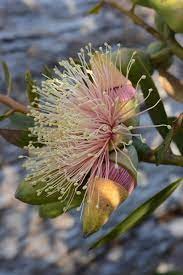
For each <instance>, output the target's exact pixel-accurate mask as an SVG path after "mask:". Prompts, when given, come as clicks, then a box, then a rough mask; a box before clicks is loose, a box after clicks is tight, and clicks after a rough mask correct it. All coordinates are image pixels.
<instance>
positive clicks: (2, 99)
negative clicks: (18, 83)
mask: <svg viewBox="0 0 183 275" xmlns="http://www.w3.org/2000/svg"><path fill="white" fill-rule="evenodd" d="M0 103H2V104H5V105H7V106H9V107H11V109H12V110H13V111H14V112H20V113H23V114H26V113H28V108H27V107H26V106H24V105H23V104H22V103H20V102H17V101H16V100H14V99H12V98H11V97H9V96H7V95H0Z"/></svg>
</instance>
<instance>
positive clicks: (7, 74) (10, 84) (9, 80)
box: [1, 61, 13, 95]
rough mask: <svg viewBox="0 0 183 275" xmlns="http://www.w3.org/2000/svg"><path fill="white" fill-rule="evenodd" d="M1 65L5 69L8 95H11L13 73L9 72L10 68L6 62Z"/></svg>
mask: <svg viewBox="0 0 183 275" xmlns="http://www.w3.org/2000/svg"><path fill="white" fill-rule="evenodd" d="M1 63H2V67H3V72H4V79H5V82H6V87H7V93H8V95H9V94H10V93H11V91H12V86H13V82H12V76H11V73H10V71H9V68H8V65H7V64H6V62H4V61H2V62H1Z"/></svg>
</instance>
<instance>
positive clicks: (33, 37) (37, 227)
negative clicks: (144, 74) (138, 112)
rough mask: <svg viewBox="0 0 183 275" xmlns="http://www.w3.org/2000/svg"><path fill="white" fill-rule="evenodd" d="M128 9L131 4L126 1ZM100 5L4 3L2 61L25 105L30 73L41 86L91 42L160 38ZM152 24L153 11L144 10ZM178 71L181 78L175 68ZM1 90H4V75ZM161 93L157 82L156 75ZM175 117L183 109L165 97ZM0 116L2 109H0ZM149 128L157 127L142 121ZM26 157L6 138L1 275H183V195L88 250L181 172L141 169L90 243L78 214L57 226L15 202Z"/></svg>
mask: <svg viewBox="0 0 183 275" xmlns="http://www.w3.org/2000/svg"><path fill="white" fill-rule="evenodd" d="M123 2H124V1H123ZM96 3H97V1H95V0H85V1H84V0H83V1H82V0H55V1H52V0H0V60H3V61H6V62H7V64H8V66H9V69H10V71H11V73H12V75H13V80H14V85H13V93H12V97H14V98H17V99H18V100H19V101H22V102H26V97H25V92H24V90H25V81H24V74H25V71H26V70H27V69H29V70H31V72H32V74H33V76H34V77H35V78H36V79H37V80H38V81H40V80H41V78H42V76H41V71H42V70H43V66H44V65H48V66H51V67H53V66H54V65H55V64H57V62H58V61H59V60H61V59H63V58H68V57H70V56H76V54H77V51H78V50H79V49H80V48H81V47H82V46H84V45H85V44H87V43H88V42H91V43H92V44H93V46H99V45H101V44H103V43H104V42H108V43H110V44H111V45H113V44H116V43H119V42H120V43H121V44H122V45H123V46H130V47H140V48H146V46H147V45H148V43H149V42H150V41H153V38H152V37H151V36H150V35H148V34H147V33H145V32H144V31H143V30H142V29H140V28H139V27H136V26H134V25H133V24H132V23H131V21H130V20H129V19H128V18H126V17H124V16H123V17H122V16H121V14H120V13H119V12H117V11H114V10H111V9H109V8H105V9H103V10H102V11H101V12H100V13H99V14H97V15H88V14H87V11H88V10H89V9H90V8H91V7H92V6H93V5H94V4H96ZM139 12H140V15H141V16H143V17H144V19H145V20H147V21H148V22H149V23H150V24H151V23H152V15H153V12H152V11H150V10H148V9H145V8H141V9H140V11H139ZM171 70H172V71H173V72H174V73H175V74H177V75H180V73H181V71H182V70H183V66H182V65H181V64H180V62H178V60H176V61H175V63H174V65H173V66H172V67H171ZM0 75H1V78H0V89H1V92H2V93H5V86H4V82H3V79H2V73H1V71H0ZM154 78H155V80H156V84H157V86H158V85H159V83H158V77H157V75H154ZM161 96H162V98H163V100H164V102H165V107H166V110H167V112H168V114H169V115H177V114H178V113H179V112H180V111H181V109H182V106H181V104H178V103H177V102H175V101H173V100H170V98H168V97H167V95H166V94H165V93H164V92H163V91H161ZM0 108H1V110H3V107H2V106H0ZM142 122H143V123H148V122H150V119H149V116H148V115H143V117H142ZM144 134H145V136H146V138H147V141H148V144H150V145H151V146H152V147H154V146H157V144H159V143H160V141H161V139H160V136H159V135H158V134H157V132H156V131H155V130H153V131H148V132H147V133H146V132H145V133H144ZM20 154H22V150H20V149H18V148H17V147H15V146H13V145H10V144H8V143H7V142H6V141H4V140H3V139H2V138H1V137H0V275H9V274H11V275H12V274H13V275H14V274H16V275H32V274H39V275H40V274H43V275H57V274H87V275H90V274H91V275H92V274H95V273H97V274H99V275H116V274H120V275H150V274H154V275H155V274H166V273H167V272H170V271H176V272H175V273H168V274H183V261H182V258H183V216H182V214H183V200H182V196H183V190H181V189H179V190H177V191H176V192H175V193H174V194H173V195H172V196H171V198H169V199H168V200H167V201H166V202H165V203H164V204H163V205H162V206H161V207H160V208H159V209H158V210H157V211H156V212H155V214H154V215H153V216H151V217H150V218H148V220H146V221H145V222H144V223H143V224H142V225H140V226H138V227H137V228H135V229H133V230H131V231H130V232H129V233H127V234H126V235H125V236H123V237H121V238H120V239H119V240H117V241H115V242H112V243H111V244H110V245H108V246H107V247H103V248H100V249H98V250H94V251H88V246H89V244H90V243H91V242H92V241H93V240H95V238H97V237H99V236H100V235H101V234H103V233H104V232H106V231H107V230H108V229H109V228H111V226H112V225H114V224H116V223H117V222H119V221H121V219H122V217H125V216H126V215H127V214H128V213H130V211H131V210H132V209H134V208H135V207H136V206H138V205H139V204H140V203H142V202H143V201H145V200H146V199H147V198H148V197H150V196H152V195H153V194H154V193H156V192H157V191H159V190H160V189H161V188H163V187H165V186H166V185H167V184H169V183H170V182H172V181H173V180H174V179H176V178H177V177H180V176H183V171H182V169H181V168H178V167H173V166H166V167H163V166H160V167H156V166H155V165H151V164H142V163H141V164H140V169H139V171H140V172H139V179H138V183H139V186H138V188H136V191H135V192H134V193H133V194H132V196H131V197H130V198H129V199H128V200H127V201H126V202H125V203H124V204H123V205H122V206H121V207H120V208H119V209H118V210H117V211H116V213H115V214H114V215H113V216H112V218H111V220H110V222H109V223H108V224H107V225H106V226H104V228H103V229H102V230H101V231H100V232H99V233H97V234H96V236H92V237H90V238H89V239H83V236H82V231H81V225H80V217H79V213H76V212H75V211H72V212H71V213H67V214H64V215H62V216H61V217H58V218H56V219H53V220H43V219H41V218H39V216H38V213H37V211H36V209H35V207H31V206H27V205H25V204H23V203H22V202H19V201H17V200H16V199H15V198H14V192H15V190H16V187H17V184H18V183H19V182H20V181H21V180H22V178H23V176H24V175H25V171H24V170H23V169H22V167H21V161H20V160H18V159H17V157H18V155H20Z"/></svg>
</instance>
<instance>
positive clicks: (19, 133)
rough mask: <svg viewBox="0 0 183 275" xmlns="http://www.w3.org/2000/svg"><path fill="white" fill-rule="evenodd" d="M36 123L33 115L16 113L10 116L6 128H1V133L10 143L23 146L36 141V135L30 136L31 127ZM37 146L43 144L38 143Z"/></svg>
mask: <svg viewBox="0 0 183 275" xmlns="http://www.w3.org/2000/svg"><path fill="white" fill-rule="evenodd" d="M33 125H34V120H33V118H32V117H28V116H26V115H24V114H21V113H14V114H13V115H11V116H10V117H9V123H8V125H7V126H6V128H3V129H2V128H1V129H0V135H1V136H2V137H3V138H4V139H5V140H7V141H8V142H9V143H11V144H14V145H16V146H18V147H21V148H23V147H24V146H27V145H28V144H29V142H30V141H33V142H36V140H37V139H36V137H34V138H33V137H31V136H30V131H29V129H28V128H29V127H32V126H33ZM37 146H41V145H40V144H37Z"/></svg>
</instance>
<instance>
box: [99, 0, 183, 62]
mask: <svg viewBox="0 0 183 275" xmlns="http://www.w3.org/2000/svg"><path fill="white" fill-rule="evenodd" d="M104 2H105V3H106V4H109V5H110V6H111V7H113V8H115V9H117V10H118V11H120V12H121V13H122V14H125V15H126V16H128V17H129V18H130V19H131V20H132V21H133V23H135V24H136V25H138V26H140V27H142V28H143V29H144V30H146V31H147V32H148V33H150V34H151V35H152V36H154V37H155V38H156V39H158V40H161V41H163V42H165V43H166V44H167V45H168V46H169V47H170V49H171V51H172V52H173V53H174V54H175V55H176V56H177V57H179V58H180V59H183V48H182V47H181V45H180V44H179V43H178V42H177V41H176V40H175V38H174V37H171V38H169V39H165V38H164V37H163V35H162V34H161V33H159V32H158V31H157V30H156V29H154V28H153V27H151V26H150V25H148V24H147V23H146V22H145V21H144V20H143V19H142V18H140V17H139V16H138V15H136V14H135V13H134V6H133V7H132V9H130V10H127V9H125V8H124V7H123V6H122V5H121V4H118V3H117V2H115V1H107V0H106V1H104Z"/></svg>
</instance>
